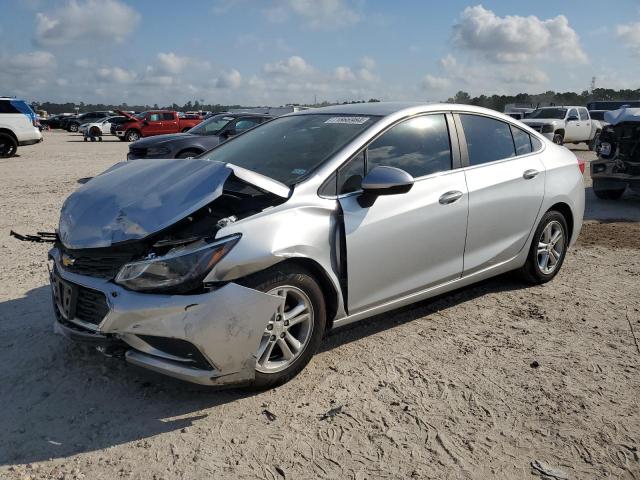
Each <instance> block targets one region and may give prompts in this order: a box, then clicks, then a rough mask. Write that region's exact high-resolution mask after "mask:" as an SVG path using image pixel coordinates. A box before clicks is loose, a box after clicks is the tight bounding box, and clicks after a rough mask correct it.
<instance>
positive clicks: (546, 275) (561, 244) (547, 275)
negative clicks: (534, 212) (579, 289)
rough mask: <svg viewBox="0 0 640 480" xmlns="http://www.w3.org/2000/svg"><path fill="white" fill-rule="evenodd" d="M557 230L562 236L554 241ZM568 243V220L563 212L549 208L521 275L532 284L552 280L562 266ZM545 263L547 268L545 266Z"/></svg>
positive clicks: (538, 229)
mask: <svg viewBox="0 0 640 480" xmlns="http://www.w3.org/2000/svg"><path fill="white" fill-rule="evenodd" d="M556 232H560V236H559V237H558V238H557V239H556V240H555V241H554V242H553V243H552V241H553V238H554V237H555V236H556ZM543 244H544V245H545V247H544V249H543V247H542V245H543ZM568 244H569V229H568V228H567V220H566V219H565V218H564V215H562V213H560V212H558V211H555V210H549V211H548V212H547V213H545V214H544V216H543V217H542V219H541V220H540V223H539V224H538V227H537V228H536V231H535V233H534V235H533V240H532V241H531V247H530V248H529V255H528V256H527V261H526V263H525V264H524V266H523V267H522V268H521V269H520V275H521V277H522V278H523V280H525V281H526V282H527V283H529V284H531V285H541V284H543V283H547V282H548V281H550V280H552V279H553V277H555V276H556V275H557V274H558V272H559V271H560V268H561V267H562V263H563V262H564V259H565V256H566V253H567V246H568ZM543 250H544V251H543ZM552 252H553V253H552ZM545 253H546V257H545V255H544V254H545ZM554 259H555V263H553V264H552V265H551V264H550V262H551V261H553V260H554ZM545 265H546V267H547V268H545Z"/></svg>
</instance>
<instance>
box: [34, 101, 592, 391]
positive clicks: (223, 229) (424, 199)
mask: <svg viewBox="0 0 640 480" xmlns="http://www.w3.org/2000/svg"><path fill="white" fill-rule="evenodd" d="M143 118H148V117H143ZM229 118H231V117H229ZM218 121H220V122H223V121H227V122H234V123H233V125H235V128H236V132H237V131H238V130H237V129H238V123H239V122H240V121H242V118H239V119H236V118H234V119H233V120H225V119H224V117H223V118H221V119H216V118H214V119H212V122H211V123H209V124H204V125H203V128H204V129H205V130H206V128H207V125H208V126H209V127H210V128H212V129H213V126H214V125H216V126H217V125H218V124H217V123H216V122H218ZM138 122H139V123H142V119H139V121H138ZM220 125H222V123H220ZM228 125H230V123H228V124H227V125H226V126H223V127H222V128H223V130H224V128H226V127H227V126H228ZM212 131H216V132H218V130H212ZM194 136H196V135H194ZM204 136H206V135H204ZM214 136H220V135H219V133H217V134H216V135H214ZM581 168H582V167H581V166H580V164H579V163H578V161H577V159H576V157H575V155H574V154H573V153H572V152H570V151H569V150H567V149H565V148H560V147H558V146H557V145H554V144H553V142H551V141H550V140H548V139H547V138H546V137H545V136H544V135H542V134H541V133H539V132H537V131H534V130H531V129H530V128H528V127H526V126H524V125H523V124H522V123H520V122H518V121H516V120H514V119H512V118H510V117H508V116H506V115H502V114H499V113H496V112H493V111H490V110H486V109H482V108H478V107H473V106H467V105H451V104H443V105H422V104H413V105H407V104H404V103H403V104H394V103H370V104H355V105H340V106H334V107H327V108H321V109H314V110H308V111H304V112H297V113H293V114H290V115H285V116H282V117H278V118H274V119H272V120H269V121H267V122H265V123H264V124H262V125H260V126H257V127H256V128H253V129H250V130H248V131H246V132H245V133H243V134H242V135H238V136H237V137H236V138H233V139H232V140H230V141H226V142H222V143H220V144H219V145H217V146H216V147H215V148H213V149H212V150H209V151H208V152H206V153H204V154H203V155H202V156H201V157H200V158H197V159H180V160H177V159H156V160H153V161H134V162H122V163H119V164H116V165H114V166H113V167H112V168H110V169H109V170H108V171H106V172H104V173H102V174H101V175H98V176H96V177H94V178H93V179H92V180H91V181H89V182H88V183H86V184H85V185H83V186H82V187H80V188H79V189H78V190H76V191H75V192H74V193H72V194H71V196H70V197H69V198H68V199H67V200H66V201H65V203H64V205H63V208H62V211H61V215H60V222H59V228H58V230H57V232H56V233H55V234H51V235H50V236H47V237H43V239H53V240H54V241H55V245H54V247H53V249H52V250H51V251H50V253H49V257H50V261H51V264H52V269H51V285H52V290H53V299H54V302H53V303H54V311H55V315H56V320H55V325H56V329H57V330H58V331H59V332H62V333H63V334H64V335H66V336H68V337H69V338H71V339H73V340H76V341H80V342H87V343H91V344H93V345H98V346H100V348H101V350H102V351H104V352H106V353H108V354H110V355H124V357H125V358H126V360H127V361H128V362H130V363H131V364H134V365H138V366H141V367H145V368H149V369H151V370H154V371H156V372H161V373H164V374H167V375H170V376H173V377H177V378H180V379H183V380H187V381H190V382H195V383H201V384H207V385H219V384H233V383H251V384H253V385H254V386H256V387H261V388H262V387H270V386H275V385H278V384H281V383H283V382H286V381H287V380H289V379H290V378H292V377H293V376H295V375H296V374H297V373H298V372H299V371H300V370H302V369H303V368H304V366H305V365H306V364H307V363H308V362H309V360H310V359H311V357H312V356H313V354H314V353H315V351H316V350H317V349H318V347H319V345H320V342H321V340H322V337H323V335H324V333H325V331H326V330H327V329H330V328H334V327H337V326H340V325H346V324H349V323H351V322H356V321H360V320H363V319H365V318H369V317H371V316H372V315H376V314H379V313H382V312H385V311H388V310H391V309H394V308H397V307H400V306H403V305H407V304H409V303H412V302H415V301H418V300H421V299H424V298H429V297H432V296H435V295H439V294H441V293H444V292H447V291H450V290H453V289H456V288H459V287H462V286H464V285H469V284H471V283H474V282H477V281H480V280H483V279H485V278H488V277H491V276H494V275H498V274H501V273H504V272H507V271H511V270H519V271H520V273H521V274H522V275H523V277H524V278H525V279H526V280H527V281H528V282H531V283H534V284H538V283H544V282H548V281H549V280H551V279H552V278H553V277H554V276H555V275H556V274H557V273H558V271H559V270H560V268H561V266H562V263H563V260H564V258H565V255H566V252H567V249H568V248H569V247H570V246H571V245H572V244H573V242H575V240H576V238H577V236H578V234H579V232H580V228H581V224H582V216H583V211H584V187H583V183H582V171H581Z"/></svg>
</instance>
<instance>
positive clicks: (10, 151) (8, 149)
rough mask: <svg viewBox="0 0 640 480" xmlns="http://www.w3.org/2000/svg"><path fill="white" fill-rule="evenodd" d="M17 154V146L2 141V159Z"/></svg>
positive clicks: (0, 143) (0, 144) (0, 156)
mask: <svg viewBox="0 0 640 480" xmlns="http://www.w3.org/2000/svg"><path fill="white" fill-rule="evenodd" d="M15 153H16V146H15V144H14V143H13V142H11V141H3V140H2V139H0V158H9V157H12V156H13V155H14V154H15Z"/></svg>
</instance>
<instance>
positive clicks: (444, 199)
mask: <svg viewBox="0 0 640 480" xmlns="http://www.w3.org/2000/svg"><path fill="white" fill-rule="evenodd" d="M460 197H462V192H460V191H458V190H452V191H450V192H447V193H443V194H442V195H441V196H440V200H439V202H440V203H441V204H442V205H448V204H450V203H453V202H456V201H458V200H460Z"/></svg>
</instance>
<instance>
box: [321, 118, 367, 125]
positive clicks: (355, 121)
mask: <svg viewBox="0 0 640 480" xmlns="http://www.w3.org/2000/svg"><path fill="white" fill-rule="evenodd" d="M369 118H370V117H331V118H330V119H329V120H327V121H326V122H324V123H346V124H348V125H362V124H363V123H365V122H366V121H367V120H369Z"/></svg>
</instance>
